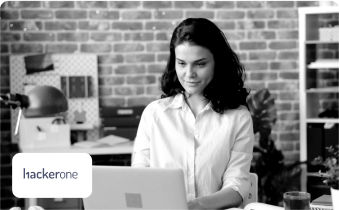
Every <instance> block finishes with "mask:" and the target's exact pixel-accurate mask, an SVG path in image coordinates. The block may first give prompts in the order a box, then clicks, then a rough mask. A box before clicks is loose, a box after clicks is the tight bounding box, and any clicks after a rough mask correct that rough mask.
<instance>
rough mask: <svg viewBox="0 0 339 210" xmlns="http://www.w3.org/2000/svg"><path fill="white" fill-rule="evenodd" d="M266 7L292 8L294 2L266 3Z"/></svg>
mask: <svg viewBox="0 0 339 210" xmlns="http://www.w3.org/2000/svg"><path fill="white" fill-rule="evenodd" d="M267 7H272V8H280V7H294V1H267Z"/></svg>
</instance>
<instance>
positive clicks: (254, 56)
mask: <svg viewBox="0 0 339 210" xmlns="http://www.w3.org/2000/svg"><path fill="white" fill-rule="evenodd" d="M276 54H277V52H276V51H261V52H260V51H255V52H250V53H249V59H250V60H274V59H275V58H276Z"/></svg>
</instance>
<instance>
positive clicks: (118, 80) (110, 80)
mask: <svg viewBox="0 0 339 210" xmlns="http://www.w3.org/2000/svg"><path fill="white" fill-rule="evenodd" d="M124 83H125V77H120V76H114V77H107V76H106V77H99V85H122V84H124Z"/></svg>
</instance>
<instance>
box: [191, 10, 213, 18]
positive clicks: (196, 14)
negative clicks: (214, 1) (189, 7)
mask: <svg viewBox="0 0 339 210" xmlns="http://www.w3.org/2000/svg"><path fill="white" fill-rule="evenodd" d="M186 17H187V18H206V19H213V18H214V12H213V11H187V12H186Z"/></svg>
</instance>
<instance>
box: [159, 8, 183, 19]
mask: <svg viewBox="0 0 339 210" xmlns="http://www.w3.org/2000/svg"><path fill="white" fill-rule="evenodd" d="M154 18H155V19H181V18H183V12H182V11H166V10H158V11H154Z"/></svg>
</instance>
